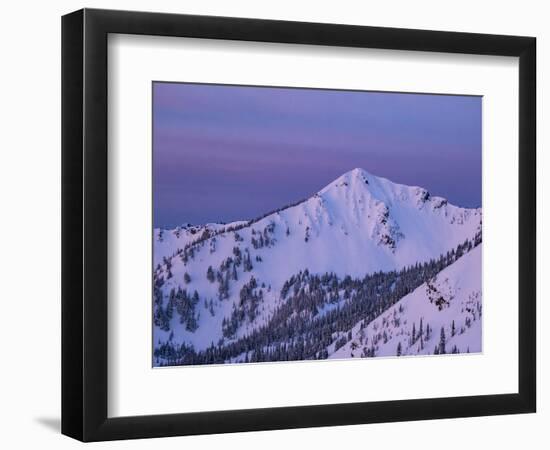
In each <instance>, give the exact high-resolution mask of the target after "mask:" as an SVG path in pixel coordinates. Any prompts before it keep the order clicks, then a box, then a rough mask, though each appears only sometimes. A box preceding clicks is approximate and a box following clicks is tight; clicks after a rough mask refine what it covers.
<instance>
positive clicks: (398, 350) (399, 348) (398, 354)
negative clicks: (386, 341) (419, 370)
mask: <svg viewBox="0 0 550 450" xmlns="http://www.w3.org/2000/svg"><path fill="white" fill-rule="evenodd" d="M401 352H402V349H401V341H400V342H399V344H397V356H401Z"/></svg>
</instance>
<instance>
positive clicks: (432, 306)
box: [329, 246, 482, 358]
mask: <svg viewBox="0 0 550 450" xmlns="http://www.w3.org/2000/svg"><path fill="white" fill-rule="evenodd" d="M481 316H482V302H481V246H478V247H476V248H475V249H473V250H472V251H471V252H469V253H468V254H466V255H464V256H463V257H462V258H460V259H458V260H457V261H456V262H455V263H454V264H452V265H450V266H449V267H447V268H446V269H444V270H442V271H441V272H440V273H439V274H437V276H436V277H434V278H433V279H432V280H430V281H429V282H427V283H424V284H423V285H421V286H420V287H418V288H417V289H416V290H415V291H413V292H411V293H410V294H409V295H406V296H405V297H403V298H402V299H401V300H400V301H399V302H397V303H396V304H395V305H393V306H392V307H391V308H390V309H389V310H387V311H386V312H384V313H383V314H381V315H380V316H378V318H377V319H376V320H373V321H372V322H370V323H369V324H365V325H363V326H362V324H361V322H359V323H357V324H356V325H355V326H354V327H353V328H352V329H351V330H350V331H351V334H352V339H351V340H349V341H348V342H347V343H346V344H345V345H344V346H342V347H341V348H339V349H338V350H337V351H334V350H333V349H334V346H333V348H332V349H331V350H332V353H331V352H330V351H329V358H350V357H360V356H365V355H368V356H396V354H397V348H398V346H400V350H401V354H402V355H404V356H405V355H417V354H428V355H429V354H433V353H434V351H436V348H437V352H440V351H441V348H440V347H441V329H442V328H443V333H444V335H445V346H444V348H445V350H444V351H445V352H446V353H451V352H452V351H453V349H455V351H456V352H457V353H466V352H472V353H476V352H481V351H482V348H481ZM421 321H422V323H421ZM453 323H454V327H453ZM413 326H414V331H415V332H414V337H413ZM427 327H429V328H430V330H431V331H430V332H429V334H428V333H427V332H426V330H427ZM453 330H454V331H453ZM347 334H348V333H343V335H347ZM369 351H370V352H371V353H370V355H369Z"/></svg>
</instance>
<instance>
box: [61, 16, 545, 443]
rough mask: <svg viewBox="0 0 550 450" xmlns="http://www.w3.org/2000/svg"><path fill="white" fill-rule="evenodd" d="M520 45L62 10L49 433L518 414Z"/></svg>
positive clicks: (532, 82) (530, 329) (531, 328)
mask: <svg viewBox="0 0 550 450" xmlns="http://www.w3.org/2000/svg"><path fill="white" fill-rule="evenodd" d="M535 61H536V41H535V38H533V37H517V36H496V35H486V34H469V33H458V32H439V31H424V30H405V29H391V28H376V27H361V26H350V25H336V24H319V23H298V22H284V21H268V20H257V19H243V18H226V17H206V16H188V15H171V14H157V13H142V12H126V11H125V12H122V11H106V10H89V9H84V10H81V11H77V12H74V13H72V14H69V15H66V16H64V17H63V20H62V107H63V108H62V109H63V114H62V116H63V117H62V121H63V130H62V147H63V148H62V165H63V167H62V176H63V194H62V196H63V198H62V202H63V218H62V225H63V230H62V235H63V249H62V255H63V274H62V276H63V280H62V281H63V298H62V327H63V329H62V375H63V380H62V432H63V433H64V434H66V435H68V436H71V437H74V438H76V439H79V440H82V441H100V440H113V439H130V438H146V437H160V436H176V435H190V434H210V433H225V432H236V431H252V430H272V429H282V428H299V427H317V426H329V425H346V424H360V423H374V422H394V421H404V420H424V419H437V418H451V417H466V416H480V415H496V414H513V413H528V412H535V405H536V359H535V355H536V348H535V334H536V333H535V332H536V329H535V327H536V320H535V319H536V311H535V304H536V283H535V261H536V259H535V248H536V242H535V239H536V238H535V236H536V221H535V219H536V210H535V205H536V196H535V185H536V181H535V174H536V156H535V147H536V145H535V144H536V142H535V136H536V105H535V90H536V77H535V73H536V71H535Z"/></svg>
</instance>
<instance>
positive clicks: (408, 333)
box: [152, 82, 483, 367]
mask: <svg viewBox="0 0 550 450" xmlns="http://www.w3.org/2000/svg"><path fill="white" fill-rule="evenodd" d="M152 89H153V102H152V127H153V130H152V134H153V143H152V146H153V215H154V218H153V221H154V223H153V275H152V279H153V289H152V292H153V298H152V314H153V366H154V367H161V366H180V365H203V364H236V363H259V362H283V361H303V360H326V359H347V358H376V357H406V356H416V355H448V354H459V353H460V354H467V353H480V352H482V350H483V348H482V314H483V308H482V305H483V302H482V265H481V261H482V245H481V243H482V209H481V197H482V192H481V190H482V189H481V188H482V182H481V144H482V136H481V130H482V98H481V97H479V96H461V95H437V94H424V93H414V94H413V93H393V92H369V91H350V90H331V89H307V88H294V87H292V88H286V87H267V86H237V85H215V84H195V83H174V82H153V87H152Z"/></svg>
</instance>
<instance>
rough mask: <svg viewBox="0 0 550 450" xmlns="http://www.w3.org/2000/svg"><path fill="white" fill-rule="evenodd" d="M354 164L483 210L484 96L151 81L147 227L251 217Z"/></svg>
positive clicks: (304, 192) (302, 194) (314, 187)
mask: <svg viewBox="0 0 550 450" xmlns="http://www.w3.org/2000/svg"><path fill="white" fill-rule="evenodd" d="M355 167H361V168H363V169H365V170H367V171H368V172H371V173H372V174H374V175H380V176H384V177H386V178H389V179H390V180H392V181H395V182H399V183H404V184H411V185H418V186H422V187H425V188H427V189H428V190H429V191H430V192H431V193H432V194H433V195H440V196H443V197H446V198H448V199H449V201H450V202H451V203H454V204H456V205H459V206H468V207H474V206H475V207H477V206H481V98H480V97H467V96H448V95H426V94H399V93H377V92H352V91H335V90H317V89H286V88H266V87H248V86H223V85H201V84H182V83H164V82H162V83H161V82H155V83H154V84H153V172H154V174H153V175H154V180H153V201H154V222H155V227H174V226H176V225H179V224H182V223H185V222H191V223H194V224H200V223H206V222H229V221H233V220H245V219H250V218H253V217H256V216H259V215H261V214H263V213H265V212H268V211H270V210H273V209H276V208H278V207H280V206H283V205H285V204H288V203H291V202H294V201H296V200H300V199H302V198H305V197H309V196H310V195H312V194H314V193H315V192H317V191H318V190H319V189H321V188H322V187H324V186H325V185H326V184H328V183H330V182H331V181H332V180H334V179H335V178H337V177H338V176H340V175H341V174H343V173H344V172H346V171H348V170H351V169H353V168H355Z"/></svg>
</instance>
